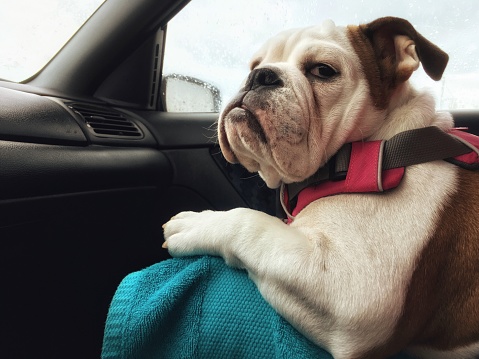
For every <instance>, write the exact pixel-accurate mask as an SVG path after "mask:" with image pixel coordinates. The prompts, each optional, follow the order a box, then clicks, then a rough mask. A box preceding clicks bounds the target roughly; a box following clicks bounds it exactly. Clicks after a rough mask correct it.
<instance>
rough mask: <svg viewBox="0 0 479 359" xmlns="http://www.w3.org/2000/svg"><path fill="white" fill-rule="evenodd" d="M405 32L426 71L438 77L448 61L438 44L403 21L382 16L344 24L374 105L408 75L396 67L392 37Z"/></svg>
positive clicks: (385, 101)
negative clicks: (366, 20) (355, 23)
mask: <svg viewBox="0 0 479 359" xmlns="http://www.w3.org/2000/svg"><path fill="white" fill-rule="evenodd" d="M397 35H405V36H408V37H409V38H411V39H412V40H413V41H414V43H415V45H416V52H417V54H418V57H419V60H420V61H421V63H422V65H423V68H424V70H425V71H426V73H427V74H428V75H429V76H430V77H431V78H432V79H434V80H436V81H437V80H440V79H441V77H442V74H443V72H444V69H445V68H446V65H447V62H448V60H449V57H448V55H447V54H446V53H445V52H444V51H442V50H441V49H440V48H439V47H437V46H436V45H434V44H433V43H431V42H430V41H429V40H427V39H426V38H424V37H423V36H422V35H421V34H419V33H418V32H417V31H416V30H415V29H414V27H413V26H412V25H411V24H410V23H409V22H408V21H407V20H404V19H401V18H396V17H383V18H380V19H377V20H375V21H373V22H370V23H369V24H364V25H359V26H348V37H349V40H350V42H351V44H352V45H353V47H354V50H355V51H356V53H357V54H358V56H359V58H360V61H361V65H362V68H363V71H364V73H365V74H366V77H367V79H368V82H369V87H370V91H371V96H372V98H373V100H374V103H375V105H376V107H378V108H380V109H383V108H385V107H386V106H387V104H388V101H389V99H390V97H391V95H392V93H393V91H394V90H395V89H396V88H397V86H398V85H399V84H401V83H403V82H404V81H406V80H407V79H408V78H409V75H410V74H409V73H407V74H406V73H401V71H400V70H398V59H397V56H396V48H395V44H394V37H395V36H397Z"/></svg>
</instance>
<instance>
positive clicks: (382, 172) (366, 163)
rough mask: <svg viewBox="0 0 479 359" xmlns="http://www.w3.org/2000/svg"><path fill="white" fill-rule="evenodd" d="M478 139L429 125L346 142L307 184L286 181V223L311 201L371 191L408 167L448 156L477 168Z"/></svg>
mask: <svg viewBox="0 0 479 359" xmlns="http://www.w3.org/2000/svg"><path fill="white" fill-rule="evenodd" d="M478 148H479V137H477V136H474V135H472V134H469V133H467V132H463V131H461V130H459V129H453V130H451V131H449V132H444V131H442V130H441V129H439V128H438V127H436V126H430V127H425V128H420V129H415V130H410V131H405V132H401V133H399V134H397V135H396V136H394V137H392V138H391V139H389V140H387V141H364V142H362V141H359V142H353V143H348V144H346V145H344V146H343V147H342V148H341V149H340V150H339V151H338V152H337V153H336V154H335V155H334V156H333V157H332V158H331V159H330V161H329V162H328V163H326V165H325V166H323V167H321V168H320V169H319V170H318V171H317V172H316V173H315V174H314V175H313V176H311V177H309V178H308V179H306V180H305V181H303V182H298V183H291V184H282V186H281V191H280V201H281V205H282V207H283V209H284V211H285V213H286V214H287V216H288V221H289V222H291V221H293V220H294V217H295V216H296V215H297V214H298V213H299V212H300V211H301V210H302V209H303V208H304V207H306V206H307V205H308V204H309V203H311V202H313V201H315V200H317V199H319V198H322V197H326V196H331V195H336V194H341V193H371V192H383V191H386V190H390V189H393V188H395V187H397V186H398V185H399V183H401V180H402V178H403V176H404V171H405V168H406V167H407V166H411V165H415V164H419V163H425V162H431V161H436V160H446V161H448V162H451V163H454V164H456V165H458V166H461V167H463V168H466V169H470V170H476V169H479V149H478Z"/></svg>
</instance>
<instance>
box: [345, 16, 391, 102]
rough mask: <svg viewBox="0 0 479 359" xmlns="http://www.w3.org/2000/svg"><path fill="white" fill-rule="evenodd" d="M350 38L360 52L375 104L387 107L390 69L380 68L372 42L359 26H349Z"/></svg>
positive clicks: (359, 55) (360, 59)
mask: <svg viewBox="0 0 479 359" xmlns="http://www.w3.org/2000/svg"><path fill="white" fill-rule="evenodd" d="M348 38H349V41H350V42H351V44H352V45H353V47H354V50H355V51H356V53H357V54H358V57H359V61H360V62H361V67H362V69H363V71H364V74H365V76H366V79H367V80H368V84H369V91H370V93H371V97H372V99H373V103H374V105H375V106H376V107H377V108H379V109H384V108H386V107H387V104H388V101H389V97H390V90H389V89H388V88H389V82H390V80H388V77H390V75H388V74H387V73H389V72H390V71H386V69H381V68H380V66H379V63H378V60H377V58H376V54H375V51H374V49H373V46H372V43H371V42H370V41H369V39H368V38H367V37H366V35H364V32H363V31H362V29H361V28H360V27H359V26H352V25H351V26H348Z"/></svg>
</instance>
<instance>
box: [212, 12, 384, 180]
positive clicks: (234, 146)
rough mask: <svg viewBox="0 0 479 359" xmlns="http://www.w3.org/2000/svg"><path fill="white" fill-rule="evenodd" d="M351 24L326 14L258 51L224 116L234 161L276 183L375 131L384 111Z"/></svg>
mask: <svg viewBox="0 0 479 359" xmlns="http://www.w3.org/2000/svg"><path fill="white" fill-rule="evenodd" d="M347 32H348V29H347V28H344V27H336V26H335V25H334V23H332V22H331V21H328V22H325V23H323V24H322V25H321V26H317V27H310V28H305V29H296V30H290V31H286V32H283V33H281V34H279V35H277V36H276V37H274V38H272V39H270V40H269V41H268V42H267V43H266V44H265V45H264V46H263V47H262V48H261V49H260V50H259V51H258V53H257V54H256V55H255V56H254V57H253V59H252V62H251V73H250V74H249V76H248V78H247V79H246V81H245V83H244V86H243V87H242V88H241V89H240V91H239V93H238V94H237V95H236V96H235V97H234V98H233V100H232V101H231V102H230V103H229V104H228V105H227V106H226V108H225V109H224V111H223V113H222V114H221V117H220V120H219V124H218V134H219V141H220V146H221V149H222V151H223V154H224V156H225V158H226V159H227V160H228V161H229V162H233V163H234V162H240V163H241V164H243V166H245V167H246V168H247V169H248V170H249V171H250V172H258V173H259V174H260V176H261V177H262V178H263V179H264V180H265V182H266V184H267V185H268V186H269V187H271V188H274V187H277V186H279V184H280V183H281V182H284V183H291V182H300V181H302V180H304V179H306V178H308V177H309V176H311V175H312V174H314V173H315V172H316V171H317V170H318V168H320V167H321V166H322V165H324V163H325V162H326V161H327V160H328V159H329V158H330V157H331V156H332V155H333V154H334V153H335V152H337V150H338V149H339V148H340V147H341V146H342V145H343V144H344V143H346V142H351V141H357V140H360V139H362V138H366V137H368V135H370V134H372V133H373V132H374V130H375V129H376V128H377V127H378V125H379V123H380V121H381V118H383V117H384V116H383V112H382V111H380V110H378V109H377V108H376V107H374V106H373V104H372V100H371V97H370V91H369V87H368V86H369V85H368V81H367V79H366V76H365V75H364V73H363V70H362V67H361V62H360V59H359V57H358V55H357V53H356V52H355V50H354V48H353V46H352V45H351V43H350V41H349V39H348V33H347Z"/></svg>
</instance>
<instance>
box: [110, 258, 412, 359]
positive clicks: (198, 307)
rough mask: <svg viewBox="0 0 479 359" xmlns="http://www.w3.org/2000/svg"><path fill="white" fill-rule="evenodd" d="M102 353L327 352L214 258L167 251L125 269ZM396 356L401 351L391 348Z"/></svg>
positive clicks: (293, 356) (172, 356)
mask: <svg viewBox="0 0 479 359" xmlns="http://www.w3.org/2000/svg"><path fill="white" fill-rule="evenodd" d="M102 358H103V359H107V358H118V359H120V358H125V359H126V358H128V359H134V358H139V359H140V358H141V359H150V358H151V359H153V358H155V359H157V358H167V359H176V358H178V359H180V358H218V359H221V358H225V359H231V358H254V359H256V358H264V359H268V358H281V359H299V358H319V359H322V358H328V359H332V356H331V355H330V354H328V353H327V352H326V351H325V350H323V349H321V348H319V347H317V346H316V345H314V344H313V343H311V342H310V341H309V340H307V339H306V338H305V337H304V336H302V335H301V334H300V333H299V332H297V331H296V330H295V329H294V328H293V327H292V326H291V325H289V324H288V323H287V322H286V321H285V320H284V319H283V318H282V317H281V316H279V315H278V314H277V313H276V312H275V311H274V310H273V309H272V308H271V307H270V306H269V305H268V304H267V303H266V302H265V301H264V299H263V298H262V297H261V295H260V294H259V292H258V290H257V288H256V286H255V285H254V283H253V282H252V281H251V280H250V279H249V278H248V276H247V274H246V272H245V271H242V270H237V269H233V268H230V267H228V266H227V265H226V264H225V263H224V261H223V260H222V259H221V258H216V257H209V256H204V257H192V258H181V259H171V260H167V261H164V262H161V263H159V264H155V265H153V266H151V267H148V268H146V269H144V270H142V271H139V272H135V273H132V274H130V275H128V276H127V277H125V279H123V281H122V282H121V284H120V285H119V287H118V289H117V292H116V293H115V296H114V298H113V300H112V303H111V306H110V310H109V313H108V317H107V321H106V326H105V334H104V339H103V349H102ZM395 358H396V359H399V358H406V356H396V357H395Z"/></svg>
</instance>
